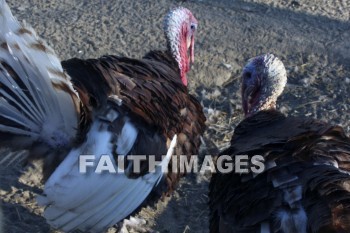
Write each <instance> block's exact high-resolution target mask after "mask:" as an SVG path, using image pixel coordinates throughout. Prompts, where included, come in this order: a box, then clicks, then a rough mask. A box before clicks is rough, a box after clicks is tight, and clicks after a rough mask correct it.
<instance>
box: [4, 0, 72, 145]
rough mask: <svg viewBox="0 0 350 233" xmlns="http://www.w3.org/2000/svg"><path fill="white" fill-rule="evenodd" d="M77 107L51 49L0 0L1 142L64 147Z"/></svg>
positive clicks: (69, 137)
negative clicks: (36, 143)
mask: <svg viewBox="0 0 350 233" xmlns="http://www.w3.org/2000/svg"><path fill="white" fill-rule="evenodd" d="M78 109H79V97H78V94H77V93H76V92H75V90H74V89H73V86H72V84H71V82H70V78H69V77H68V76H67V75H66V74H65V73H64V72H63V69H62V66H61V64H60V60H59V59H58V57H57V56H56V54H55V53H54V51H53V49H51V48H50V47H49V46H48V45H47V44H46V43H45V41H43V40H42V39H40V38H39V37H38V36H37V34H36V33H35V31H34V30H33V29H32V28H31V27H30V26H27V25H25V23H23V25H21V24H20V23H19V22H18V21H17V20H16V18H15V17H14V16H13V15H12V13H11V11H10V8H9V6H8V5H7V3H6V2H5V1H4V0H0V143H1V146H9V147H11V149H16V150H20V149H28V148H30V147H31V145H33V143H35V142H40V143H44V144H46V145H47V146H49V147H50V148H58V147H62V146H66V145H67V144H68V143H69V142H70V141H71V140H72V139H73V138H74V137H75V136H76V133H77V132H76V131H77V128H78V127H77V126H78V120H79V119H78Z"/></svg>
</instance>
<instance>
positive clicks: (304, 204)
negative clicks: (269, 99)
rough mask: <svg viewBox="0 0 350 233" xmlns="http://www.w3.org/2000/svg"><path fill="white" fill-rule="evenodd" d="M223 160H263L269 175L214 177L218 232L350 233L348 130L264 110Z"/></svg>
mask: <svg viewBox="0 0 350 233" xmlns="http://www.w3.org/2000/svg"><path fill="white" fill-rule="evenodd" d="M222 155H229V156H231V157H234V156H236V155H248V156H254V155H262V156H263V157H264V160H265V162H264V164H265V170H264V171H263V172H262V173H260V174H253V173H251V172H249V173H247V174H237V173H234V172H233V173H226V174H223V173H217V174H214V175H213V177H212V180H211V183H210V194H209V198H210V203H209V204H210V213H211V214H210V232H212V233H214V232H220V233H222V232H225V233H229V232H230V233H252V232H256V233H257V232H259V233H260V232H261V233H269V232H271V233H272V232H276V233H326V232H327V233H331V232H332V233H345V232H350V208H349V207H350V186H349V185H350V173H349V172H350V139H349V138H348V137H347V136H346V135H345V133H344V131H343V129H342V128H341V127H339V126H331V125H329V124H327V123H324V122H319V121H316V120H314V119H308V118H299V117H286V116H284V115H283V114H281V113H279V112H278V111H276V110H264V111H260V112H258V113H256V114H254V115H253V116H251V117H248V118H246V119H245V120H243V121H242V122H241V123H240V124H239V125H238V126H237V127H236V129H235V132H234V135H233V137H232V140H231V146H230V147H229V148H228V149H226V150H225V151H223V152H222V153H221V156H222Z"/></svg>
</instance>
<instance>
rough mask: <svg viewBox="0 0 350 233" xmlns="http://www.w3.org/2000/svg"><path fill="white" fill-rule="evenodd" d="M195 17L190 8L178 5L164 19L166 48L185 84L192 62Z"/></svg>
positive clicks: (195, 28) (195, 25)
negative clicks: (175, 62)
mask: <svg viewBox="0 0 350 233" xmlns="http://www.w3.org/2000/svg"><path fill="white" fill-rule="evenodd" d="M197 25H198V22H197V19H196V18H195V17H194V16H193V14H192V13H191V11H190V10H188V9H186V8H184V7H178V8H176V9H173V10H171V11H170V12H169V13H168V14H167V16H166V17H165V19H164V31H165V37H166V40H167V44H168V49H169V51H170V52H171V53H172V55H173V57H174V58H175V60H176V61H177V63H178V64H179V69H180V75H181V80H182V83H183V84H184V85H185V86H187V77H186V73H187V72H188V71H189V70H190V68H191V63H193V62H194V37H195V34H196V30H197Z"/></svg>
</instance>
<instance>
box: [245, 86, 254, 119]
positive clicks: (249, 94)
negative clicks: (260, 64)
mask: <svg viewBox="0 0 350 233" xmlns="http://www.w3.org/2000/svg"><path fill="white" fill-rule="evenodd" d="M242 91H243V93H242V94H243V95H242V105H243V106H242V107H243V111H244V115H245V116H246V117H247V116H249V112H250V109H251V108H252V105H253V104H254V100H255V97H256V96H255V94H257V88H256V87H255V86H248V87H246V86H243V88H242Z"/></svg>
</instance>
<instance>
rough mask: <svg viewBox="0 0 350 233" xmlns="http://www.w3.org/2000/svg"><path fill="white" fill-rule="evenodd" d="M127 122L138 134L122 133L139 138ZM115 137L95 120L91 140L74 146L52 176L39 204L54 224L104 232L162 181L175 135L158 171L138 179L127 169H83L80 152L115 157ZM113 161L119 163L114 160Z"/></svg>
mask: <svg viewBox="0 0 350 233" xmlns="http://www.w3.org/2000/svg"><path fill="white" fill-rule="evenodd" d="M126 125H128V126H127V127H125V130H126V131H125V132H129V133H131V134H133V133H135V135H129V134H123V133H121V135H120V136H123V135H124V136H127V135H128V138H129V139H130V138H132V139H136V137H137V130H136V129H135V127H134V126H133V125H132V124H131V123H130V124H129V122H127V123H126ZM102 128H103V127H102ZM111 139H112V133H111V132H109V131H107V129H102V130H101V123H100V122H95V123H94V124H93V126H92V127H91V129H90V131H89V133H88V135H87V141H86V142H85V143H84V144H83V145H82V146H81V147H80V148H78V149H76V150H72V151H71V152H70V153H69V155H68V156H67V157H66V159H65V160H64V161H63V162H62V163H61V164H60V166H59V167H58V168H57V169H56V171H55V172H54V173H53V175H52V176H51V177H50V178H49V180H48V181H47V183H46V184H45V189H44V194H43V195H42V196H39V197H38V198H37V200H38V203H39V204H41V205H47V208H46V209H45V212H44V216H45V218H46V219H47V221H48V222H49V224H50V225H52V226H53V227H55V228H60V229H62V230H64V231H68V232H69V231H72V230H76V229H79V230H81V231H84V232H85V231H89V232H102V231H104V230H106V229H107V228H108V227H110V226H112V225H114V224H116V223H117V222H119V221H121V220H123V219H124V218H125V217H127V216H128V215H129V214H131V213H132V212H133V211H134V210H135V209H136V208H137V207H138V206H140V205H141V204H142V202H143V201H144V200H145V199H146V197H147V196H148V195H149V193H150V192H151V190H152V189H153V188H154V186H155V185H157V184H158V182H159V180H160V179H161V178H162V176H163V172H162V169H161V166H167V165H168V162H169V160H170V157H171V155H172V153H173V150H174V147H175V144H176V136H175V137H174V139H173V141H172V143H171V146H170V147H169V150H168V153H167V156H166V158H165V159H164V160H163V161H162V163H161V164H160V165H159V166H158V167H156V171H155V172H154V173H148V174H146V175H145V176H143V177H139V178H137V179H130V178H128V177H127V176H126V175H125V174H124V173H117V174H110V173H102V174H96V173H94V171H93V170H94V169H87V173H86V174H81V173H79V155H80V154H93V155H95V156H96V159H97V160H98V159H99V158H100V157H101V155H103V154H104V155H110V158H111V159H112V160H113V157H112V155H111V154H112V149H113V145H112V144H111V143H110V142H111ZM119 140H120V139H119V138H118V141H119ZM123 140H124V141H125V140H126V139H123ZM132 141H133V142H132ZM131 142H132V144H133V143H134V142H135V140H131V141H130V142H128V143H121V144H122V145H129V144H131ZM127 147H129V146H127ZM124 148H126V147H124ZM126 152H128V151H126ZM113 163H114V166H115V167H116V164H115V162H114V160H113Z"/></svg>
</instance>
